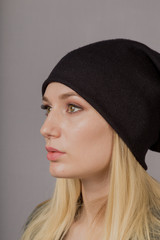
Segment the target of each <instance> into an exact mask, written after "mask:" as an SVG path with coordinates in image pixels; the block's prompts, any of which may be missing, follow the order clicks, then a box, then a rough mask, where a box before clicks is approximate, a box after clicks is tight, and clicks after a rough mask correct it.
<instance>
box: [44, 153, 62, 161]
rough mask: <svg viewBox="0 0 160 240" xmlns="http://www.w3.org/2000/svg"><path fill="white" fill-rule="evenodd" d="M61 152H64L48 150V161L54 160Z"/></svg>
mask: <svg viewBox="0 0 160 240" xmlns="http://www.w3.org/2000/svg"><path fill="white" fill-rule="evenodd" d="M63 154H64V153H60V152H48V154H47V158H48V160H49V161H54V160H57V159H58V158H59V157H60V156H61V155H63Z"/></svg>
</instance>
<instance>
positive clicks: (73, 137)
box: [40, 82, 113, 240]
mask: <svg viewBox="0 0 160 240" xmlns="http://www.w3.org/2000/svg"><path fill="white" fill-rule="evenodd" d="M67 92H74V93H76V92H75V91H74V90H72V89H71V88H69V87H68V86H66V85H64V84H61V83H58V82H53V83H50V84H49V85H48V86H47V88H46V91H45V94H44V96H45V98H47V100H43V104H44V105H49V106H50V108H49V111H48V115H47V117H46V119H45V121H44V124H43V125H42V127H41V129H40V132H41V134H42V135H43V137H44V139H45V142H46V146H51V147H54V148H57V149H58V150H60V151H62V152H65V154H63V155H61V156H60V157H59V158H58V159H57V160H56V161H50V173H51V175H52V176H54V177H56V178H79V179H80V180H81V186H82V195H83V202H84V207H83V210H82V214H81V218H80V219H79V221H78V222H77V223H75V224H73V226H72V227H71V229H70V231H69V235H68V238H66V239H71V240H72V239H76V240H78V239H85V236H86V235H85V234H86V233H87V228H88V226H89V224H90V223H91V221H92V220H93V217H94V216H95V214H96V213H97V210H98V209H99V208H98V206H100V205H101V203H102V202H103V201H99V203H98V204H97V206H96V207H95V205H92V204H89V203H91V201H93V200H96V199H99V198H103V197H105V196H106V195H107V193H108V188H109V176H108V171H109V164H110V161H111V154H112V142H113V129H112V128H111V126H110V125H109V124H108V123H107V122H106V120H105V119H104V118H103V117H102V116H101V115H100V114H99V113H98V112H97V111H96V110H95V109H94V108H93V107H92V106H91V105H90V104H89V103H88V102H87V101H86V100H85V99H84V98H82V97H81V96H79V94H78V93H76V94H77V96H70V97H69V98H67V99H63V100H62V99H59V96H60V95H61V94H63V93H67ZM67 104H75V105H77V106H79V107H78V108H77V107H74V106H72V105H70V106H67ZM80 232H81V234H80ZM77 234H78V235H77ZM82 235H83V236H82ZM84 235H85V236H84ZM95 239H96V238H95Z"/></svg>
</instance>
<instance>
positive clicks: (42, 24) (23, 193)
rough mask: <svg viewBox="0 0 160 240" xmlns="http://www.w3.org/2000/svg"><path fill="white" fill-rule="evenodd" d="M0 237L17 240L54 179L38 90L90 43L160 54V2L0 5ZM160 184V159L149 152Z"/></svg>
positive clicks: (16, 1) (7, 1) (58, 0)
mask: <svg viewBox="0 0 160 240" xmlns="http://www.w3.org/2000/svg"><path fill="white" fill-rule="evenodd" d="M0 4H1V6H0V28H1V29H0V30H1V42H0V43H1V45H0V47H1V51H0V52H1V71H0V73H1V88H0V103H1V124H0V136H1V145H0V146H1V163H0V164H1V165H0V184H1V194H0V206H1V214H0V215H1V220H0V233H1V239H2V240H11V239H19V237H20V234H21V228H22V225H23V224H24V222H25V221H26V218H27V217H28V215H29V214H30V213H31V211H32V210H33V208H34V207H35V206H36V205H37V204H39V203H40V202H42V201H44V200H46V199H49V198H50V197H51V196H52V193H53V190H54V184H55V179H54V178H53V177H51V176H50V173H49V162H48V160H47V158H46V150H45V147H44V146H45V142H44V139H43V138H42V136H41V135H40V132H39V130H40V127H41V125H42V123H43V121H44V119H45V116H44V112H42V110H41V109H40V105H41V103H42V101H41V85H42V83H43V81H44V80H45V78H46V77H47V76H48V75H49V73H50V71H51V70H52V68H53V67H54V66H55V64H56V63H57V62H58V61H59V60H60V58H61V57H63V56H64V55H65V54H66V53H67V52H69V51H71V50H73V49H75V48H77V47H80V46H83V45H85V44H89V43H91V42H95V41H99V40H104V39H111V38H119V37H122V38H130V39H133V40H137V41H140V42H143V43H145V44H147V45H148V46H150V47H151V48H153V49H155V50H156V51H159V52H160V1H159V0H152V1H151V0H132V1H130V0H108V1H107V0H63V1H62V0H3V1H2V0H1V3H0ZM146 161H147V163H148V167H149V170H148V172H149V174H150V175H152V176H153V177H154V178H156V179H158V180H160V173H159V169H160V154H159V153H155V152H151V151H148V153H147V155H146Z"/></svg>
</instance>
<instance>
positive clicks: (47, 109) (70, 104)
mask: <svg viewBox="0 0 160 240" xmlns="http://www.w3.org/2000/svg"><path fill="white" fill-rule="evenodd" d="M67 106H68V107H69V106H73V107H75V108H78V109H82V108H81V107H79V106H77V105H75V104H72V103H69V104H67ZM51 108H52V107H51V106H49V105H43V104H42V105H41V109H43V110H46V113H45V115H46V116H48V114H49V112H50V109H51ZM48 111H49V112H48ZM69 113H70V114H73V113H76V112H69Z"/></svg>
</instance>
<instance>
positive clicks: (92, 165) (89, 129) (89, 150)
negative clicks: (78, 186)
mask: <svg viewBox="0 0 160 240" xmlns="http://www.w3.org/2000/svg"><path fill="white" fill-rule="evenodd" d="M91 123H92V124H91ZM72 136H74V137H73V139H72V140H73V141H72V146H73V148H72V150H71V151H70V152H71V153H72V157H73V158H72V159H76V161H75V163H76V164H77V163H78V165H77V166H79V170H82V171H86V170H88V171H99V170H102V169H103V168H105V167H107V165H108V163H109V160H110V158H111V152H112V130H111V127H110V126H109V125H108V123H107V122H106V121H105V120H104V119H102V118H98V119H94V121H87V120H85V121H83V122H81V125H80V126H79V127H78V128H77V129H76V132H74V134H73V135H72ZM88 173H89V172H88Z"/></svg>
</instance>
